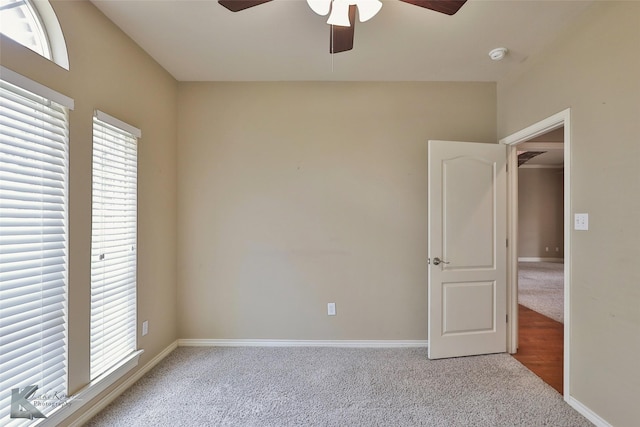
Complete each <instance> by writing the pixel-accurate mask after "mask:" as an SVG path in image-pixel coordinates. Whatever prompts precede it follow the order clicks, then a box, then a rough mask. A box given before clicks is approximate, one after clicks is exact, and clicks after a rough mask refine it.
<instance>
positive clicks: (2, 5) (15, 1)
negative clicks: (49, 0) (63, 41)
mask: <svg viewBox="0 0 640 427" xmlns="http://www.w3.org/2000/svg"><path fill="white" fill-rule="evenodd" d="M0 19H1V21H0V22H2V33H3V34H5V35H6V36H7V37H9V38H12V39H13V40H15V41H17V42H18V43H20V44H21V45H23V46H24V47H28V48H29V49H31V50H32V51H34V52H36V53H38V54H40V55H41V56H44V57H45V58H47V59H51V49H50V48H49V40H48V38H47V34H46V32H45V30H44V26H43V25H42V20H41V19H40V15H38V12H37V11H36V9H35V7H33V4H32V3H31V1H29V0H0Z"/></svg>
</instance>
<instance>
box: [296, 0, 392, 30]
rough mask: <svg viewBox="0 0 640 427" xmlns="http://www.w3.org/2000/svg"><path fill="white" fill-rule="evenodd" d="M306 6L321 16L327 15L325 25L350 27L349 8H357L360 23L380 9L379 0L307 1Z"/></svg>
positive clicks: (380, 3)
mask: <svg viewBox="0 0 640 427" xmlns="http://www.w3.org/2000/svg"><path fill="white" fill-rule="evenodd" d="M307 4H308V5H309V7H310V8H311V10H313V11H314V12H315V13H317V14H318V15H321V16H325V15H329V19H327V24H330V25H337V26H340V27H350V26H351V23H350V22H349V6H357V8H358V16H359V19H360V22H366V21H368V20H369V19H371V18H373V17H374V16H376V15H377V13H378V12H380V9H382V2H381V1H380V0H307Z"/></svg>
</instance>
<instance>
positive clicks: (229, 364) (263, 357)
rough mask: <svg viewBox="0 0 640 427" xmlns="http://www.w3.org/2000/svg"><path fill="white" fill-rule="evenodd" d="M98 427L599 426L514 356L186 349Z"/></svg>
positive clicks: (122, 401)
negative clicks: (441, 357) (430, 356)
mask: <svg viewBox="0 0 640 427" xmlns="http://www.w3.org/2000/svg"><path fill="white" fill-rule="evenodd" d="M88 425H89V426H94V427H97V426H109V427H114V426H126V427H131V426H153V427H162V426H171V427H175V426H393V427H401V426H474V427H481V426H492V427H495V426H509V427H514V426H527V427H531V426H563V427H568V426H591V423H589V422H588V421H587V420H586V419H585V418H583V417H582V416H581V415H580V414H578V412H576V411H575V410H574V409H573V408H571V407H570V406H569V405H567V404H566V403H565V402H564V401H563V399H562V396H561V395H560V394H558V393H557V392H556V391H555V390H554V389H552V388H551V387H550V386H548V385H547V384H545V383H544V382H543V381H542V380H541V379H540V378H538V377H537V376H536V375H534V374H533V373H531V372H530V371H529V370H527V369H526V368H525V367H524V366H522V365H521V364H520V363H519V362H518V361H516V360H515V359H514V358H512V357H511V356H509V355H508V354H497V355H489V356H475V357H465V358H458V359H447V360H436V361H431V360H428V359H427V356H426V349H424V348H420V349H416V348H409V349H396V348H393V349H362V348H358V349H353V348H309V347H305V348H272V347H262V348H260V347H241V348H228V347H226V348H225V347H219V348H201V347H181V348H178V349H176V350H175V351H174V352H172V353H171V354H170V355H169V356H168V357H167V358H166V359H165V360H163V361H162V362H161V363H160V364H158V366H156V367H155V368H154V369H152V370H151V371H150V372H149V373H148V374H147V375H145V376H144V377H143V378H141V379H140V380H139V381H138V382H137V383H136V384H134V385H133V386H132V387H131V388H130V389H129V390H127V391H126V392H125V393H124V394H123V395H121V396H120V397H119V398H118V399H117V400H115V401H114V402H113V403H112V404H111V405H110V406H108V407H107V408H106V409H105V410H104V411H103V412H101V413H100V414H98V416H97V417H95V418H94V419H93V420H91V422H90V423H89V424H88Z"/></svg>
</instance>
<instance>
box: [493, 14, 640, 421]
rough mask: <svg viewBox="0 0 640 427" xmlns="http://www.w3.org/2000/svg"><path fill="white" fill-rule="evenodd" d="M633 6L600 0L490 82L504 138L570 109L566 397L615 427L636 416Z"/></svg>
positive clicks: (637, 58) (638, 158)
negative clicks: (514, 73)
mask: <svg viewBox="0 0 640 427" xmlns="http://www.w3.org/2000/svg"><path fill="white" fill-rule="evenodd" d="M639 47H640V3H638V2H599V3H597V4H596V6H595V7H594V8H593V9H591V10H589V11H588V12H587V13H586V14H585V15H584V16H583V17H582V19H581V20H580V22H579V24H578V25H577V26H576V27H573V28H572V29H571V31H570V32H568V33H567V34H565V35H564V36H563V37H562V38H561V39H560V40H558V41H557V42H556V43H555V44H554V45H553V46H552V47H550V48H549V50H548V51H547V52H546V53H545V54H544V55H543V56H540V57H538V58H537V59H535V60H533V61H532V64H531V65H530V68H529V70H528V72H527V73H525V74H523V75H521V76H520V77H517V78H514V79H513V80H511V81H509V82H504V83H502V82H501V83H500V84H499V85H498V125H499V135H500V137H505V136H507V135H509V134H511V133H513V132H515V131H518V130H520V129H522V128H524V127H526V126H528V125H531V124H532V123H535V122H537V121H539V120H542V119H543V118H545V117H548V116H551V115H552V114H554V113H557V112H559V111H561V110H564V109H565V108H568V107H570V108H571V129H570V131H571V138H572V139H571V191H572V193H571V212H572V213H576V212H577V213H584V212H586V213H589V226H590V230H589V231H572V233H571V239H572V240H571V249H572V253H571V264H570V268H571V274H572V281H571V297H570V304H571V313H570V314H571V317H570V325H571V335H570V340H571V359H570V374H571V383H570V391H571V395H572V396H573V397H574V398H576V399H578V400H579V401H580V402H582V403H583V404H584V405H586V406H587V407H588V408H590V409H591V410H592V411H594V412H595V413H597V414H598V415H599V416H601V417H602V418H604V419H605V420H606V421H608V422H609V423H610V424H612V425H615V426H632V425H637V422H638V420H639V419H640V406H638V396H640V368H639V367H638V366H639V365H638V354H640V263H639V262H638V260H639V259H640V223H638V218H639V217H640V196H639V195H640V168H639V167H638V164H640V140H639V135H640V78H639V77H638V76H640V48H639Z"/></svg>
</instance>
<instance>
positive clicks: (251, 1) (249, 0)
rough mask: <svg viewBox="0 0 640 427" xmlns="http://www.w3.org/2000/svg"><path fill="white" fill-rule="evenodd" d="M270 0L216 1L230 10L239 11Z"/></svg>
mask: <svg viewBox="0 0 640 427" xmlns="http://www.w3.org/2000/svg"><path fill="white" fill-rule="evenodd" d="M270 1H271V0H218V3H220V4H221V5H222V6H224V7H226V8H227V9H229V10H230V11H231V12H239V11H241V10H245V9H249V8H250V7H253V6H259V5H261V4H263V3H268V2H270Z"/></svg>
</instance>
